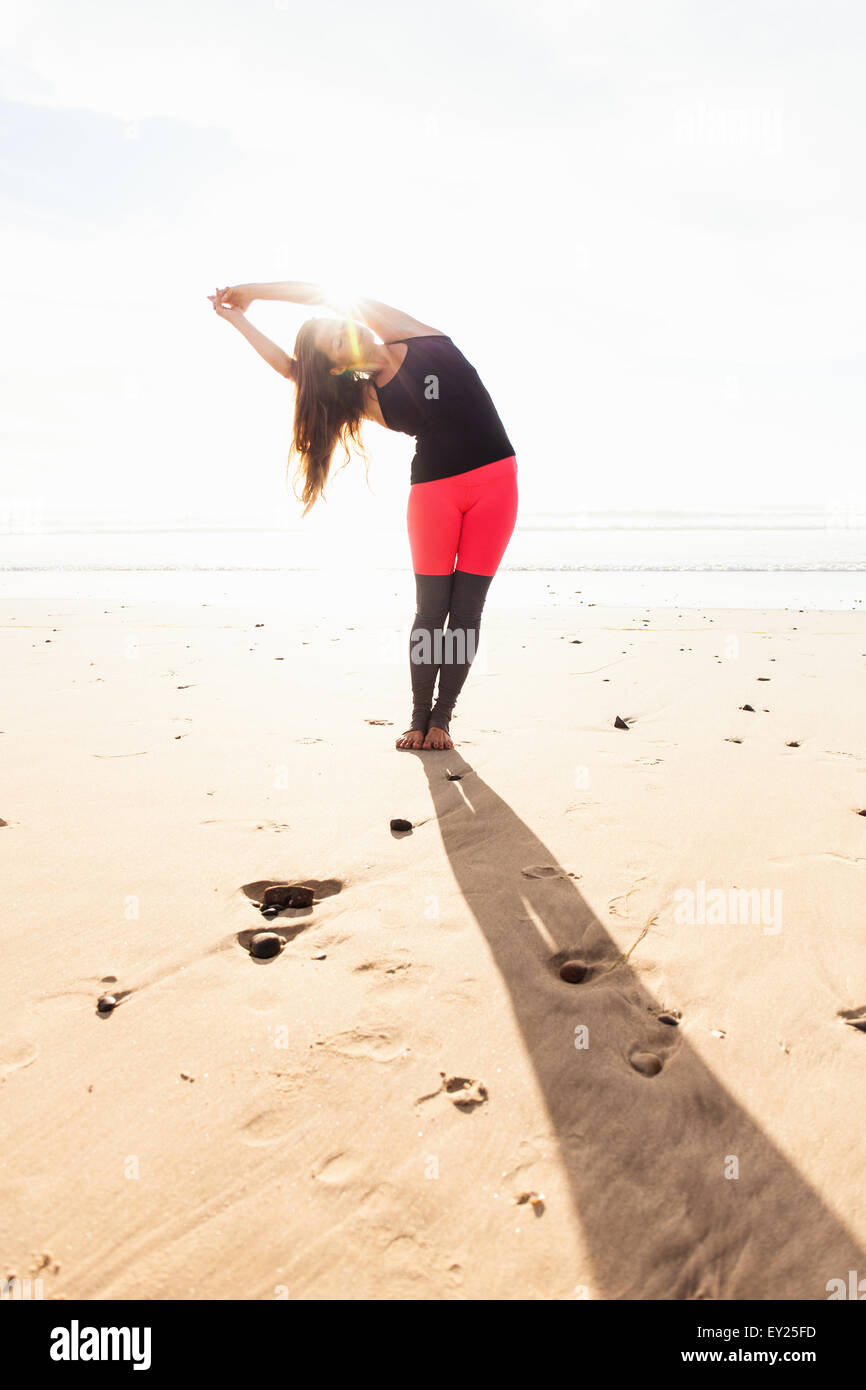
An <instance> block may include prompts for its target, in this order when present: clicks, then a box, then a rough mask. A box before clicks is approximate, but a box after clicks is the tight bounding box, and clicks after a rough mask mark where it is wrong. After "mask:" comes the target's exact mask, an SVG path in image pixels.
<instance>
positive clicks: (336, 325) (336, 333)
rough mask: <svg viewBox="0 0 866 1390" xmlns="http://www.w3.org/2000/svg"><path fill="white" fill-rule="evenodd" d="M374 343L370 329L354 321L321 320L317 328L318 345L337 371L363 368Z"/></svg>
mask: <svg viewBox="0 0 866 1390" xmlns="http://www.w3.org/2000/svg"><path fill="white" fill-rule="evenodd" d="M373 341H374V339H373V334H372V333H371V332H370V330H369V328H366V327H365V326H364V325H363V324H361V323H356V322H355V320H354V319H320V320H319V323H318V325H317V327H316V345H317V347H319V348H321V350H322V352H324V353H325V355H326V356H327V357H329V358H330V359H331V361H332V362H333V364H334V369H335V370H336V371H343V370H344V369H345V368H346V367H355V368H358V367H363V366H364V365H365V363H367V362H368V361H369V353H370V349H371V347H372V346H373Z"/></svg>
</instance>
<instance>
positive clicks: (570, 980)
mask: <svg viewBox="0 0 866 1390" xmlns="http://www.w3.org/2000/svg"><path fill="white" fill-rule="evenodd" d="M559 978H560V979H561V980H565V982H566V984H569V985H579V984H580V982H581V980H585V979H586V966H585V965H584V963H583V961H582V960H567V961H565V963H564V964H563V965H561V966H560V967H559Z"/></svg>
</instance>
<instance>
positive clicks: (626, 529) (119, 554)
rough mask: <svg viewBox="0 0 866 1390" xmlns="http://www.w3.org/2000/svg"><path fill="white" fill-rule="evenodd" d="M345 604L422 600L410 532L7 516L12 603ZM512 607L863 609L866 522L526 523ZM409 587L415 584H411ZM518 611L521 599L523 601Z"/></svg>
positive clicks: (515, 543) (0, 556)
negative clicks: (562, 602) (535, 603)
mask: <svg viewBox="0 0 866 1390" xmlns="http://www.w3.org/2000/svg"><path fill="white" fill-rule="evenodd" d="M298 572H301V573H309V574H310V575H319V576H321V577H322V583H321V584H320V585H319V588H320V590H321V591H324V590H326V589H327V590H331V589H333V590H334V592H335V593H336V594H337V595H339V592H340V590H341V587H344V586H345V584H346V583H349V582H351V583H352V585H353V586H354V585H356V584H359V583H360V584H362V583H363V582H364V580H365V577H368V578H370V579H373V577H374V576H375V577H376V578H378V580H379V581H380V583H384V584H385V585H386V586H387V585H388V584H390V582H391V580H392V579H393V580H394V582H395V585H396V586H397V589H398V591H400V588H401V585H403V584H406V583H408V584H409V586H410V587H411V562H410V557H409V548H408V541H407V537H406V533H405V528H404V527H402V526H400V527H397V526H394V525H390V526H382V527H380V528H375V529H371V528H370V527H369V526H368V527H365V528H364V532H363V535H360V536H359V535H358V534H357V530H350V529H348V528H347V527H346V525H345V523H343V524H335V525H333V526H332V525H328V524H319V525H316V526H310V525H305V524H304V523H303V522H297V521H293V522H291V523H287V524H285V525H282V526H279V527H276V526H270V527H263V526H257V525H253V524H250V523H246V522H237V523H235V524H226V523H223V522H219V523H215V522H205V523H195V522H194V521H193V520H191V519H190V518H180V519H174V520H171V521H168V522H165V521H159V520H154V521H151V522H148V523H140V524H138V525H131V524H129V523H128V522H126V521H122V522H121V521H118V520H117V519H112V518H102V519H100V518H93V517H91V518H87V519H85V520H82V519H81V518H67V519H59V520H58V519H53V520H52V521H50V522H49V523H46V522H45V521H43V520H42V519H36V520H35V521H34V519H33V518H30V519H29V520H28V519H27V518H25V519H24V521H23V522H22V519H21V518H20V517H19V518H15V517H11V518H10V517H7V518H6V519H5V526H4V519H3V518H2V517H0V596H7V597H10V598H14V597H50V596H52V595H57V596H58V597H70V596H74V595H78V596H80V597H98V598H109V597H110V598H113V599H116V598H117V597H118V596H120V595H126V596H133V597H136V598H139V597H140V598H146V597H153V598H155V599H157V598H158V599H165V598H171V597H177V598H187V599H189V600H191V601H196V600H198V601H201V596H202V595H211V596H213V598H215V599H216V598H231V597H241V596H252V595H255V594H256V593H258V592H265V593H268V594H270V595H273V593H274V592H275V589H274V585H275V583H277V584H278V576H279V575H280V574H289V573H298ZM500 575H501V579H500V581H499V582H500V586H501V587H502V588H503V589H507V590H508V591H509V594H512V595H515V596H519V594H520V593H521V592H524V593H526V594H529V593H530V592H535V591H536V589H537V586H538V584H539V582H541V588H542V591H544V590H546V589H548V588H550V587H551V586H553V587H554V588H555V589H556V591H557V592H558V593H559V592H561V593H565V594H569V595H575V594H579V595H580V597H581V599H582V601H584V602H593V603H616V604H622V603H625V604H630V603H643V604H647V605H653V606H657V605H660V604H662V605H666V606H667V605H676V606H689V607H745V608H792V609H815V608H821V609H850V610H856V609H859V608H861V607H862V605H863V603H864V600H866V514H863V513H862V512H861V513H857V512H855V511H853V510H843V509H841V508H837V509H829V508H828V509H807V508H800V509H795V508H791V509H789V510H788V511H786V512H779V511H769V510H764V511H761V510H758V509H750V510H746V509H741V510H738V511H725V512H723V511H721V510H714V511H710V510H706V511H704V512H695V511H692V512H649V511H647V512H630V513H629V512H625V511H619V512H583V513H572V514H565V513H559V514H552V513H550V514H541V513H537V514H534V515H532V514H530V515H524V514H521V517H520V521H519V525H518V528H517V530H516V531H515V533H514V535H513V537H512V540H511V543H510V545H509V547H508V551H507V553H506V556H505V559H504V561H503V564H502V568H501V571H500ZM401 576H402V579H401ZM515 601H516V602H519V597H516V598H515Z"/></svg>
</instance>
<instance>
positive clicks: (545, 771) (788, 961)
mask: <svg viewBox="0 0 866 1390" xmlns="http://www.w3.org/2000/svg"><path fill="white" fill-rule="evenodd" d="M281 583H282V584H283V585H284V593H283V594H282V595H281V597H280V601H279V602H277V600H276V598H275V600H274V603H273V604H272V605H271V606H270V607H269V608H268V609H267V610H266V611H265V610H264V609H262V608H261V606H260V605H259V606H256V605H254V604H252V603H249V604H247V605H237V604H235V605H230V604H222V605H218V604H213V605H209V606H202V605H200V604H197V603H196V604H192V603H189V604H184V603H174V604H167V603H160V604H148V603H146V602H143V601H141V602H138V601H137V602H135V603H132V604H130V605H129V606H127V607H121V606H120V605H119V604H117V603H116V602H108V601H106V602H96V601H93V600H87V601H85V600H76V599H66V600H63V601H60V600H55V601H48V600H29V601H27V600H14V601H13V600H11V599H4V600H3V601H2V603H0V627H2V645H3V666H2V703H0V729H2V733H0V756H2V768H3V775H2V784H0V817H2V818H3V820H5V821H6V822H7V824H6V825H5V826H2V827H0V866H2V867H0V874H2V880H0V891H2V905H3V910H2V922H0V933H2V943H0V944H2V959H3V970H2V981H0V1003H2V1012H0V1019H2V1023H0V1077H2V1084H0V1126H2V1133H3V1136H4V1142H3V1146H2V1155H0V1262H2V1263H0V1276H5V1277H7V1278H9V1277H11V1276H13V1275H15V1276H17V1277H18V1278H23V1277H24V1276H27V1275H30V1276H31V1277H37V1276H38V1277H39V1278H41V1279H42V1281H43V1286H44V1297H46V1298H52V1297H53V1298H85V1299H103V1298H120V1299H127V1298H138V1297H145V1298H159V1299H179V1298H195V1299H212V1298H232V1299H236V1298H247V1299H274V1298H291V1299H322V1298H339V1299H362V1298H374V1299H519V1298H538V1299H584V1298H588V1299H624V1298H636V1299H677V1300H679V1299H699V1298H711V1299H744V1298H757V1299H773V1298H782V1299H790V1298H807V1299H826V1298H827V1296H828V1292H827V1285H828V1281H831V1280H833V1279H836V1278H839V1279H845V1280H847V1278H848V1272H849V1270H857V1271H859V1273H860V1276H861V1277H862V1276H864V1275H866V1255H864V1245H866V1201H864V1196H863V1186H862V1176H861V1174H862V1161H861V1158H860V1135H861V1133H862V1132H863V1128H864V1123H866V1087H864V1086H863V1076H864V1068H866V1034H864V1032H863V1031H861V1030H860V1029H858V1028H857V1027H856V1026H855V1025H856V1023H857V1021H858V1012H859V1014H860V1015H863V1016H864V1017H866V1015H864V1006H866V933H864V930H863V927H864V915H863V912H864V906H863V905H864V885H866V816H862V815H858V814H857V812H858V811H859V810H862V809H864V808H866V776H864V774H866V721H864V708H866V702H864V698H863V697H864V690H863V671H864V659H866V658H864V652H866V616H864V615H863V614H860V613H857V614H850V613H848V614H845V613H829V612H828V613H796V612H782V611H780V612H746V611H729V612H721V611H716V612H703V611H702V612H697V611H691V610H658V611H647V610H643V609H634V608H623V609H616V610H614V609H609V608H600V607H589V606H587V605H586V604H581V602H580V600H579V599H578V598H577V597H572V596H570V595H569V593H568V591H567V588H565V587H563V591H562V593H557V594H556V596H555V599H554V598H553V597H551V600H550V601H549V602H546V603H544V602H542V603H538V604H535V605H534V606H532V607H529V608H526V607H521V608H518V607H516V606H511V607H509V606H505V605H503V603H502V602H501V601H499V602H496V601H494V595H495V593H496V591H495V590H494V591H492V592H491V599H490V600H489V601H488V613H487V615H486V627H485V637H484V639H483V641H484V642H486V644H487V645H486V649H485V648H484V647H482V653H485V655H484V659H483V660H482V653H479V658H478V665H477V669H476V670H475V671H473V673H472V674H471V676H470V680H469V683H468V685H467V687H466V690H465V692H464V695H463V698H462V700H461V702H460V704H459V706H458V711H457V715H456V717H455V719H454V721H453V726H452V732H453V734H454V737H455V739H456V741H457V743H456V747H455V749H454V750H453V751H452V752H448V753H437V752H427V753H423V754H415V753H408V752H397V751H396V750H395V749H394V739H395V737H396V736H397V735H398V734H399V733H400V732H401V731H402V729H403V728H405V726H406V723H407V719H406V715H407V713H408V696H407V672H406V670H405V666H404V664H403V642H404V633H403V629H404V628H405V629H406V634H405V635H406V638H408V619H409V618H410V616H411V615H410V613H409V611H408V608H409V605H408V603H407V602H406V601H405V599H406V596H405V594H404V595H403V599H402V604H401V601H400V600H398V599H396V598H395V599H394V601H393V605H392V606H391V607H390V608H388V609H387V610H386V611H385V612H384V614H383V616H382V617H381V618H372V617H371V615H370V613H369V612H367V613H365V614H359V613H358V612H357V611H355V610H354V609H351V610H350V609H347V611H346V613H345V614H344V615H343V617H342V618H341V617H340V616H339V615H337V616H334V615H331V616H328V617H327V618H325V617H323V616H321V615H319V616H317V609H316V602H315V592H314V589H313V588H311V586H310V582H309V579H308V578H305V577H304V576H300V575H297V576H293V577H290V578H284V579H283V580H281ZM400 605H401V606H400ZM106 609H107V610H108V611H105V610H106ZM404 609H405V610H406V611H405V612H404V611H403V610H404ZM257 623H263V624H264V625H263V626H261V627H257V626H256V624H257ZM374 623H379V624H380V626H379V627H378V628H377V627H374V626H373V624H374ZM278 658H281V659H278ZM759 678H767V679H763V680H762V679H759ZM745 704H751V705H752V706H753V712H750V711H746V710H743V709H741V708H740V707H741V706H743V705H745ZM617 716H619V717H620V719H621V720H622V721H623V722H624V723H626V724H627V728H625V729H622V728H615V727H614V721H615V719H616V717H617ZM795 745H796V746H795ZM394 817H405V818H406V819H408V820H409V821H411V822H412V824H413V830H412V831H411V833H409V834H404V835H400V834H394V833H392V831H391V830H390V828H389V823H390V821H391V819H392V818H394ZM281 882H292V883H303V884H307V885H310V886H312V887H313V888H314V890H315V902H314V905H313V907H312V908H311V909H307V910H304V909H298V910H291V909H289V910H286V911H285V912H283V913H282V914H281V915H280V916H278V917H277V918H276V919H274V920H273V921H271V922H267V921H265V920H264V919H263V918H262V916H261V914H260V913H259V911H258V909H257V907H256V905H255V904H256V901H258V900H260V899H261V894H262V891H263V889H264V888H265V887H266V886H267V885H269V884H273V883H281ZM731 890H744V892H745V893H746V894H747V895H749V894H751V896H750V897H748V898H744V899H740V898H738V897H737V895H736V892H735V893H733V894H732V893H731ZM743 904H747V906H743ZM738 905H739V906H738ZM738 913H739V916H741V917H745V918H746V920H731V919H732V917H733V918H737V916H738ZM690 915H691V920H689V916H690ZM701 918H703V920H701ZM720 919H721V920H720ZM261 929H268V930H274V931H276V932H278V934H279V935H280V937H281V940H282V942H283V945H282V949H281V950H280V953H279V954H278V955H277V956H276V957H274V958H273V959H271V960H262V961H259V960H254V959H253V958H252V957H251V956H250V954H249V951H248V949H247V945H248V943H249V940H250V934H251V933H252V932H254V931H256V930H261ZM571 959H578V960H580V961H582V962H583V963H584V964H585V965H586V966H587V967H588V969H587V973H586V976H585V978H584V980H583V982H582V983H579V984H572V983H567V982H566V981H564V980H563V979H561V978H560V975H559V967H560V965H561V964H562V963H563V962H564V961H566V960H571ZM105 993H113V994H114V996H115V997H116V998H118V999H119V1001H120V1002H119V1003H118V1004H117V1006H116V1008H115V1009H114V1010H113V1011H112V1012H110V1013H108V1014H107V1015H105V1016H100V1015H99V1014H98V1013H97V1010H96V1004H97V1000H98V999H99V997H100V996H101V995H103V994H105ZM665 1012H667V1014H668V1020H669V1021H667V1022H664V1021H661V1020H660V1019H659V1014H662V1013H665ZM846 1014H847V1015H848V1017H846ZM647 1058H649V1059H650V1061H649V1062H647ZM653 1059H655V1060H653Z"/></svg>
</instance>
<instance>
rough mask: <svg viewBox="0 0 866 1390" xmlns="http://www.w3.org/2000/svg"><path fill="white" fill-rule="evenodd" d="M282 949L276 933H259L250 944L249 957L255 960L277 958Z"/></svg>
mask: <svg viewBox="0 0 866 1390" xmlns="http://www.w3.org/2000/svg"><path fill="white" fill-rule="evenodd" d="M282 948H283V943H282V940H281V938H280V937H279V936H277V934H276V932H273V931H259V932H256V934H255V936H254V937H253V939H252V941H251V942H250V955H251V956H255V958H256V960H268V959H269V958H270V957H271V956H278V955H279V954H280V951H281V950H282Z"/></svg>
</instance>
